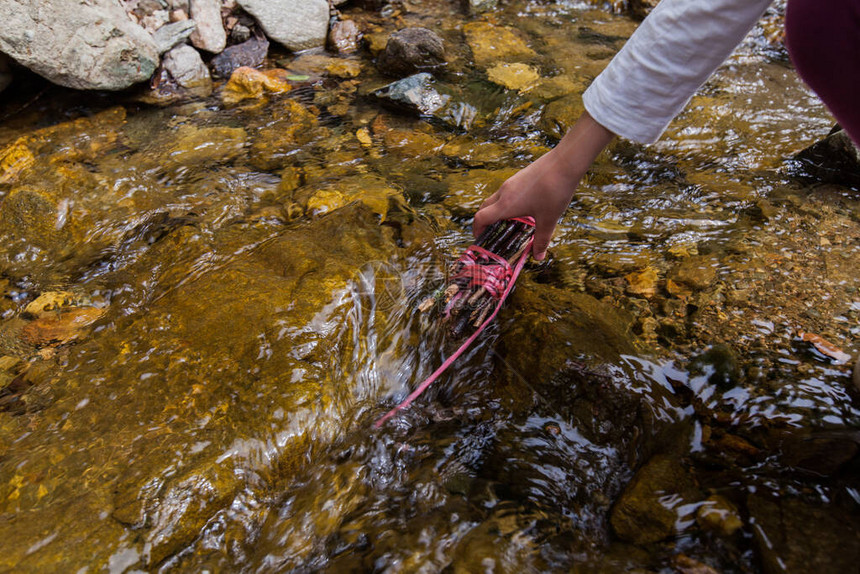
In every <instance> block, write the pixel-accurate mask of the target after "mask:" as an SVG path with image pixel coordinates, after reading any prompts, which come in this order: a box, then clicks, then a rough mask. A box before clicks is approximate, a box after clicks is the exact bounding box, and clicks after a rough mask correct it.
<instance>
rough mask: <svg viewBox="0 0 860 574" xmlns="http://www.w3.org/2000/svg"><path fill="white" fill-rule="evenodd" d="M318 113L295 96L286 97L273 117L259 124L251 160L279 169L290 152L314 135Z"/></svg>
mask: <svg viewBox="0 0 860 574" xmlns="http://www.w3.org/2000/svg"><path fill="white" fill-rule="evenodd" d="M317 124H318V122H317V117H316V115H315V114H314V113H313V112H311V111H310V110H308V109H307V108H306V107H304V106H303V105H302V104H300V103H298V102H296V101H295V100H293V99H289V98H284V99H283V100H281V101H280V102H279V105H278V106H277V108H275V109H274V110H272V120H271V121H270V122H269V123H268V124H266V125H265V126H263V127H261V128H259V129H258V130H257V131H256V133H255V136H254V143H253V144H251V163H252V164H253V165H254V166H255V167H257V168H259V169H266V170H268V169H280V168H284V167H286V166H287V165H288V163H289V161H288V158H289V155H290V153H291V152H292V151H293V150H295V149H296V148H297V147H298V146H300V145H303V144H306V143H307V142H309V141H310V140H311V138H312V137H313V135H314V128H316V126H317Z"/></svg>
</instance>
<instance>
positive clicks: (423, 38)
mask: <svg viewBox="0 0 860 574" xmlns="http://www.w3.org/2000/svg"><path fill="white" fill-rule="evenodd" d="M444 63H445V43H444V41H443V40H442V38H441V37H440V36H439V35H438V34H437V33H436V32H434V31H432V30H429V29H427V28H420V27H413V28H403V29H402V30H398V31H396V32H394V33H393V34H391V36H389V37H388V43H387V44H386V45H385V49H384V50H383V51H382V53H380V54H379V58H378V60H377V62H376V64H377V67H378V68H379V71H381V72H382V73H383V74H387V75H389V76H396V77H400V78H402V77H404V76H408V75H410V74H414V73H416V72H420V71H430V70H436V69H438V68H439V67H440V66H442V65H443V64H444Z"/></svg>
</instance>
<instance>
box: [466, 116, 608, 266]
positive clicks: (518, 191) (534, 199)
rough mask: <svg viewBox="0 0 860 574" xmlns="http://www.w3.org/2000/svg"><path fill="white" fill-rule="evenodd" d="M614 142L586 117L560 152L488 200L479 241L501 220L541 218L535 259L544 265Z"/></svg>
mask: <svg viewBox="0 0 860 574" xmlns="http://www.w3.org/2000/svg"><path fill="white" fill-rule="evenodd" d="M614 137H615V134H613V133H612V132H610V131H609V130H607V129H606V128H604V127H603V126H601V125H600V124H598V123H597V122H596V121H594V119H592V118H591V116H589V115H588V113H584V114H583V115H582V116H581V117H580V118H579V120H577V122H576V124H575V125H574V126H573V127H572V128H571V129H570V131H569V132H568V133H567V134H566V135H565V136H564V138H563V139H562V140H561V142H559V144H558V145H557V146H556V147H555V149H553V150H552V151H550V152H549V153H547V154H546V155H544V156H543V157H540V158H538V159H537V160H535V161H534V162H533V163H532V164H530V165H528V166H527V167H525V168H523V169H522V170H520V171H518V172H517V173H515V174H514V175H513V176H512V177H511V178H509V179H508V180H507V181H505V183H503V184H502V186H501V187H500V188H499V189H498V190H497V191H496V192H495V193H494V194H493V195H491V196H490V197H489V198H487V200H486V201H485V202H484V203H483V205H481V209H479V210H478V213H476V214H475V222H474V224H473V233H474V234H475V237H478V236H479V235H480V234H481V232H482V231H483V230H484V228H486V227H487V226H488V225H492V224H493V223H495V222H496V221H499V220H500V219H506V218H509V217H519V216H525V215H530V216H532V217H534V219H535V235H534V246H533V248H532V254H533V255H534V258H535V259H537V260H538V261H542V260H543V259H544V257H546V249H547V247H548V246H549V241H550V239H551V238H552V232H553V231H554V230H555V226H556V224H557V223H558V220H559V218H560V217H561V214H562V213H564V210H565V209H567V206H568V205H569V204H570V200H571V198H573V193H574V191H576V187H577V186H578V185H579V181H580V180H581V179H582V176H583V175H585V172H586V171H588V168H589V167H590V166H591V164H592V163H593V162H594V158H596V157H597V155H598V154H599V153H600V152H601V151H602V150H603V148H605V147H606V146H607V145H608V144H609V142H610V141H612V138H614Z"/></svg>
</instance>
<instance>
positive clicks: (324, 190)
mask: <svg viewBox="0 0 860 574" xmlns="http://www.w3.org/2000/svg"><path fill="white" fill-rule="evenodd" d="M294 198H295V200H296V201H297V202H298V203H299V204H300V205H302V204H303V205H304V206H305V209H306V211H307V212H308V214H309V215H312V216H320V215H325V214H326V213H329V212H332V211H334V210H335V209H340V208H341V207H344V206H345V205H349V204H350V203H353V202H355V201H358V202H361V203H363V204H364V205H366V206H367V207H368V208H369V209H370V210H371V211H372V212H373V213H375V214H376V215H378V216H379V218H380V222H383V221H385V219H386V217H387V215H388V212H389V211H390V210H391V209H392V208H396V207H399V208H404V207H405V206H406V200H405V198H404V197H403V190H402V189H400V188H398V187H396V186H394V185H392V184H391V183H390V182H388V181H387V180H385V179H383V178H381V177H377V176H373V175H357V176H353V177H345V178H341V179H340V180H338V181H336V182H325V183H322V184H321V185H313V186H309V187H307V188H304V189H301V190H298V191H297V192H296V193H295V194H294Z"/></svg>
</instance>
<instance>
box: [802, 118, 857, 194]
mask: <svg viewBox="0 0 860 574" xmlns="http://www.w3.org/2000/svg"><path fill="white" fill-rule="evenodd" d="M795 159H796V160H797V161H799V162H800V164H801V166H802V171H803V174H802V175H810V176H812V177H814V178H816V179H819V180H821V181H825V182H829V183H841V184H847V185H854V186H860V148H858V147H857V145H856V144H855V143H854V142H852V141H851V138H850V137H848V134H847V133H846V132H845V130H843V129H839V128H834V129H833V130H832V131H831V132H830V134H829V135H828V136H827V137H825V138H824V139H822V140H820V141H818V142H816V143H814V144H813V145H811V146H809V147H808V148H806V149H804V150H803V151H801V152H800V153H798V154H797V155H796V156H795Z"/></svg>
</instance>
